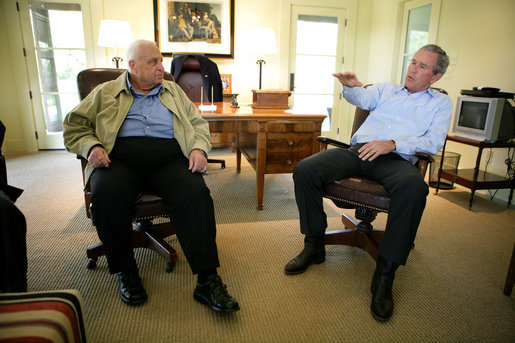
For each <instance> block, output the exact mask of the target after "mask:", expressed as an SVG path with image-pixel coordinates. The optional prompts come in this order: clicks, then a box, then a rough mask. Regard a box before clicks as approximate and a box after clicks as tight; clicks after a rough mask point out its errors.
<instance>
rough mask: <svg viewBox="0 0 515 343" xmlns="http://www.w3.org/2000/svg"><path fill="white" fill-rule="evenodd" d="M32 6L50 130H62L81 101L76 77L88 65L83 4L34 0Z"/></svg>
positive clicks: (31, 13)
mask: <svg viewBox="0 0 515 343" xmlns="http://www.w3.org/2000/svg"><path fill="white" fill-rule="evenodd" d="M29 9H30V18H31V23H32V29H33V34H34V37H33V38H34V48H35V52H36V59H37V64H38V73H39V83H40V90H41V101H42V105H43V112H44V117H45V126H46V132H47V133H60V132H62V129H63V126H62V122H63V118H64V116H65V115H66V114H67V113H68V112H69V111H70V110H71V109H73V107H75V106H76V105H77V104H78V103H79V96H78V93H77V85H76V77H77V74H78V72H79V71H81V70H82V69H85V68H86V65H87V63H86V45H85V42H84V31H83V23H82V11H81V5H80V4H78V3H53V2H41V1H30V2H29Z"/></svg>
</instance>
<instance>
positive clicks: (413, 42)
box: [404, 4, 431, 54]
mask: <svg viewBox="0 0 515 343" xmlns="http://www.w3.org/2000/svg"><path fill="white" fill-rule="evenodd" d="M430 18H431V4H429V5H426V6H422V7H417V8H414V9H412V10H410V11H409V16H408V29H407V32H406V46H405V48H404V53H405V54H414V53H415V52H416V51H417V50H418V49H420V48H421V47H422V46H424V45H426V44H427V38H428V36H429V19H430Z"/></svg>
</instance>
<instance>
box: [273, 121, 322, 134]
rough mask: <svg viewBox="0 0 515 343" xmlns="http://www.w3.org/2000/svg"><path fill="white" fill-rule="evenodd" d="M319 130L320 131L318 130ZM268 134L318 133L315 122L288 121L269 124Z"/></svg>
mask: <svg viewBox="0 0 515 343" xmlns="http://www.w3.org/2000/svg"><path fill="white" fill-rule="evenodd" d="M318 130H319V129H318ZM266 131H267V132H316V131H317V127H316V123H315V122H313V121H309V120H308V121H286V120H277V121H270V122H268V123H267V128H266Z"/></svg>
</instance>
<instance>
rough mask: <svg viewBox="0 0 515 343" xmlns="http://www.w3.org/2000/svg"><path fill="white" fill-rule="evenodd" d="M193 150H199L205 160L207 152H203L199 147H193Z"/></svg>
mask: <svg viewBox="0 0 515 343" xmlns="http://www.w3.org/2000/svg"><path fill="white" fill-rule="evenodd" d="M193 150H198V151H200V152H201V153H202V155H204V157H205V158H206V160H207V152H205V151H204V150H202V149H199V148H195V149H193Z"/></svg>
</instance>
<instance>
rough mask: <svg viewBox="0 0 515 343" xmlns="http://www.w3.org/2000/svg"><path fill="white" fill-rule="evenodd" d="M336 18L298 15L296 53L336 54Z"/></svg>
mask: <svg viewBox="0 0 515 343" xmlns="http://www.w3.org/2000/svg"><path fill="white" fill-rule="evenodd" d="M337 35H338V18H336V17H323V16H306V15H299V19H298V20H297V48H296V50H297V54H315V55H336V44H334V42H335V41H336V39H337Z"/></svg>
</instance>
